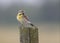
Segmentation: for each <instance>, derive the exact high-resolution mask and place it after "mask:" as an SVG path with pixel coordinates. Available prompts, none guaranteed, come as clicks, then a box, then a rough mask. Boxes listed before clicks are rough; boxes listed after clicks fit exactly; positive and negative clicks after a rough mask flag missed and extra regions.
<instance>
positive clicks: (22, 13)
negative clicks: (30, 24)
mask: <svg viewBox="0 0 60 43" xmlns="http://www.w3.org/2000/svg"><path fill="white" fill-rule="evenodd" d="M23 16H24V11H22V10H19V11H18V14H17V19H18V20H19V19H21V18H22V17H23Z"/></svg>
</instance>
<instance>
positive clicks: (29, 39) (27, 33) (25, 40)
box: [19, 27, 38, 43]
mask: <svg viewBox="0 0 60 43" xmlns="http://www.w3.org/2000/svg"><path fill="white" fill-rule="evenodd" d="M19 30H20V43H38V28H33V27H20V29H19Z"/></svg>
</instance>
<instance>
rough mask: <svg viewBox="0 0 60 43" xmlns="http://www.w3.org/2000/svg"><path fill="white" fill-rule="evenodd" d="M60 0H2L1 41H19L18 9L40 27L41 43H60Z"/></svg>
mask: <svg viewBox="0 0 60 43" xmlns="http://www.w3.org/2000/svg"><path fill="white" fill-rule="evenodd" d="M59 4H60V2H59V0H0V43H19V36H20V34H19V26H20V24H19V23H18V21H17V19H16V15H17V13H18V10H20V9H23V10H24V12H25V14H26V15H27V16H28V17H29V19H30V21H31V22H32V23H33V24H34V25H36V26H37V27H38V28H39V43H60V42H59V41H60V40H59V39H60V37H59V36H60V5H59Z"/></svg>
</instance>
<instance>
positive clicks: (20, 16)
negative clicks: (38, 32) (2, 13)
mask: <svg viewBox="0 0 60 43" xmlns="http://www.w3.org/2000/svg"><path fill="white" fill-rule="evenodd" d="M17 20H18V21H19V22H20V23H21V24H22V25H24V24H25V23H27V24H30V25H31V26H34V25H33V24H32V23H31V22H30V21H29V19H28V18H27V16H26V15H25V14H24V11H23V10H19V12H18V14H17Z"/></svg>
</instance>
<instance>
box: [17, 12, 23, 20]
mask: <svg viewBox="0 0 60 43" xmlns="http://www.w3.org/2000/svg"><path fill="white" fill-rule="evenodd" d="M19 14H20V13H18V14H17V20H18V21H21V20H22V19H23V15H19Z"/></svg>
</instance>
